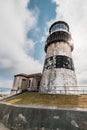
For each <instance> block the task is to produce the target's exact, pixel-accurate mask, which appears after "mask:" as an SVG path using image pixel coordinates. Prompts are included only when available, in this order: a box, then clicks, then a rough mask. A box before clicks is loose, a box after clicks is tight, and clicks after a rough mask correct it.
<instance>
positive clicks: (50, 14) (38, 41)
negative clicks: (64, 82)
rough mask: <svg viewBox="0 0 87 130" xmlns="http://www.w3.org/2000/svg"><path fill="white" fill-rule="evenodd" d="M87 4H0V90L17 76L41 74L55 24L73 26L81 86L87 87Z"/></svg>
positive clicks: (77, 0)
mask: <svg viewBox="0 0 87 130" xmlns="http://www.w3.org/2000/svg"><path fill="white" fill-rule="evenodd" d="M86 12H87V0H84V1H82V0H0V87H10V88H11V87H12V81H13V76H14V74H18V73H27V74H31V73H36V72H41V71H42V68H43V63H44V58H45V53H44V44H45V41H46V38H47V35H48V29H49V26H50V25H51V23H53V22H54V21H55V20H64V21H66V22H67V23H68V24H69V26H70V31H71V34H72V38H73V43H74V51H73V54H72V55H73V60H74V65H75V70H76V75H77V80H78V85H80V86H82V85H87V14H86Z"/></svg>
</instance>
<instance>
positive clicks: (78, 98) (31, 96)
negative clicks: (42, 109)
mask: <svg viewBox="0 0 87 130" xmlns="http://www.w3.org/2000/svg"><path fill="white" fill-rule="evenodd" d="M5 102H6V103H11V104H19V105H21V104H22V105H34V104H35V105H43V106H58V107H69V108H70V107H80V108H87V95H57V94H56V95H51V94H50V95H46V94H39V93H35V92H25V93H23V94H21V95H19V96H17V97H15V98H14V99H10V100H8V101H5Z"/></svg>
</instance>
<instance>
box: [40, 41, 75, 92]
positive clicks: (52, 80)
mask: <svg viewBox="0 0 87 130" xmlns="http://www.w3.org/2000/svg"><path fill="white" fill-rule="evenodd" d="M72 47H73V44H69V43H65V42H56V43H52V44H51V45H49V46H48V48H47V54H46V58H48V57H51V56H54V55H63V56H68V57H70V58H72V54H71V51H72ZM40 89H41V90H40V91H41V92H42V93H52V94H54V93H65V94H68V93H71V94H77V80H76V74H75V72H74V71H73V70H70V69H65V68H52V69H45V70H44V71H43V73H42V79H41V87H40ZM72 90H74V91H72Z"/></svg>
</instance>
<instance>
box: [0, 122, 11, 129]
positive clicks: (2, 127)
mask: <svg viewBox="0 0 87 130" xmlns="http://www.w3.org/2000/svg"><path fill="white" fill-rule="evenodd" d="M0 130H10V129H8V128H6V127H5V126H4V125H3V124H2V123H0Z"/></svg>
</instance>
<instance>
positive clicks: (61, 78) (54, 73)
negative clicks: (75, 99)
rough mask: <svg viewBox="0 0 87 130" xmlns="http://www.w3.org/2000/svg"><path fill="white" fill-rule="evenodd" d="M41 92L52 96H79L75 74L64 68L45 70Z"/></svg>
mask: <svg viewBox="0 0 87 130" xmlns="http://www.w3.org/2000/svg"><path fill="white" fill-rule="evenodd" d="M40 91H41V92H42V93H50V94H78V90H77V81H76V75H75V72H74V71H72V70H69V69H64V68H61V69H60V68H59V69H52V70H51V69H48V70H44V72H43V75H42V79H41V89H40Z"/></svg>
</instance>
